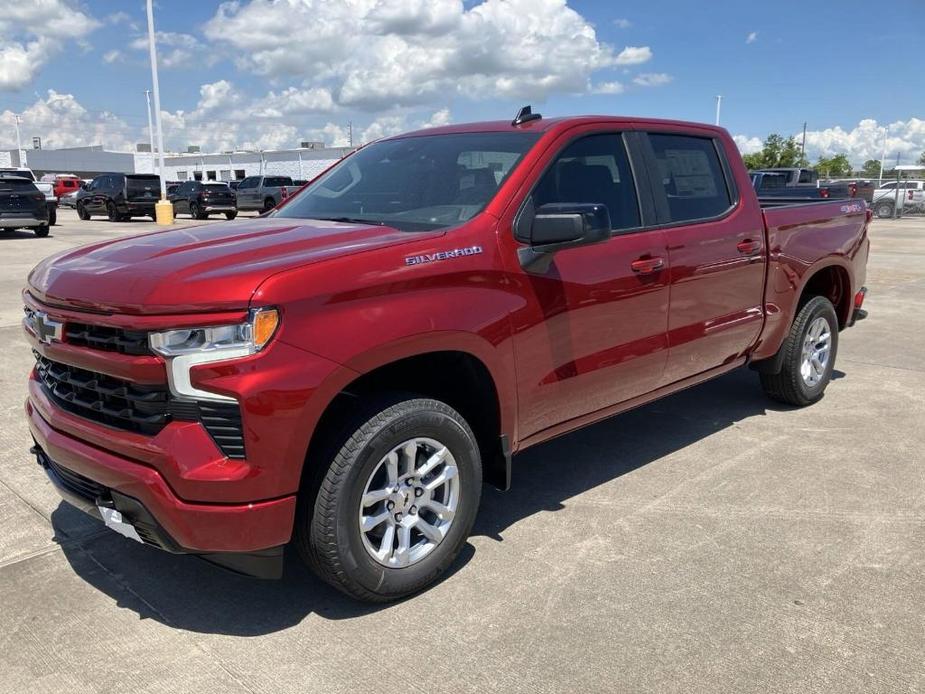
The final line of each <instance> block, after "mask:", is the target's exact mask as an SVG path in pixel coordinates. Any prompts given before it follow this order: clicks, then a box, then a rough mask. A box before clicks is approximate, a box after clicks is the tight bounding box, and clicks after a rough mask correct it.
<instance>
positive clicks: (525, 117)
mask: <svg viewBox="0 0 925 694" xmlns="http://www.w3.org/2000/svg"><path fill="white" fill-rule="evenodd" d="M542 117H543V116H541V115H540V114H539V113H534V112H533V109H532V108H530V105H529V104H527V105H526V106H521V107H520V110H519V111H518V112H517V115H516V116H514V120H512V121H511V125H520V124H522V123H529V122H530V121H532V120H539V119H540V118H542Z"/></svg>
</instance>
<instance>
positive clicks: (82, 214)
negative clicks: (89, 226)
mask: <svg viewBox="0 0 925 694" xmlns="http://www.w3.org/2000/svg"><path fill="white" fill-rule="evenodd" d="M77 216H78V217H79V218H80V219H82V220H83V221H85V222H86V221H87V220H88V219H90V213H89V212H87V208H86V207H84V205H83V203H82V202H79V203H77Z"/></svg>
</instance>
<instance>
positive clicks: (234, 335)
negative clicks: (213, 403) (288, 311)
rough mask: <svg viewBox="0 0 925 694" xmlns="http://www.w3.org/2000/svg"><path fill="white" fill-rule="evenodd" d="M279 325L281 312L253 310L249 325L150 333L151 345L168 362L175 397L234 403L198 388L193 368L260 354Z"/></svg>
mask: <svg viewBox="0 0 925 694" xmlns="http://www.w3.org/2000/svg"><path fill="white" fill-rule="evenodd" d="M278 326H279V311H277V310H276V309H275V308H262V309H258V310H256V311H251V314H250V317H249V318H248V321H247V322H246V323H239V324H237V325H216V326H210V327H205V328H184V329H180V330H166V331H164V332H159V333H150V334H149V335H148V344H149V345H150V347H151V350H152V351H153V352H155V353H156V354H160V355H161V356H162V357H164V358H165V359H166V360H167V381H168V383H169V384H170V390H171V392H172V393H173V394H174V395H176V396H177V397H187V398H196V399H198V400H220V401H224V402H228V401H232V402H233V401H234V398H229V397H227V396H225V395H218V394H217V393H210V392H208V391H205V390H199V389H198V388H194V387H193V384H192V383H191V382H190V369H191V368H192V367H194V366H198V365H200V364H208V363H210V362H214V361H227V360H229V359H240V358H241V357H247V356H250V355H252V354H256V353H257V352H259V351H260V350H261V349H263V348H264V347H265V346H266V344H267V343H268V342H269V341H270V340H271V339H272V337H273V335H274V334H275V333H276V328H277V327H278Z"/></svg>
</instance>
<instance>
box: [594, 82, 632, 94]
mask: <svg viewBox="0 0 925 694" xmlns="http://www.w3.org/2000/svg"><path fill="white" fill-rule="evenodd" d="M591 91H592V92H594V93H595V94H622V93H623V91H624V87H623V85H622V84H621V83H620V82H599V83H598V84H595V85H594V87H593V88H592V89H591Z"/></svg>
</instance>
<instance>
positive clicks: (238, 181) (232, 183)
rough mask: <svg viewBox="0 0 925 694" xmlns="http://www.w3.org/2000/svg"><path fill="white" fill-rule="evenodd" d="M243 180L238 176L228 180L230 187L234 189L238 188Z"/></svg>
mask: <svg viewBox="0 0 925 694" xmlns="http://www.w3.org/2000/svg"><path fill="white" fill-rule="evenodd" d="M242 180H243V179H240V178H237V179H235V180H233V181H228V187H229V188H231V189H232V190H237V189H238V186H239V185H240V184H241V181H242Z"/></svg>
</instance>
